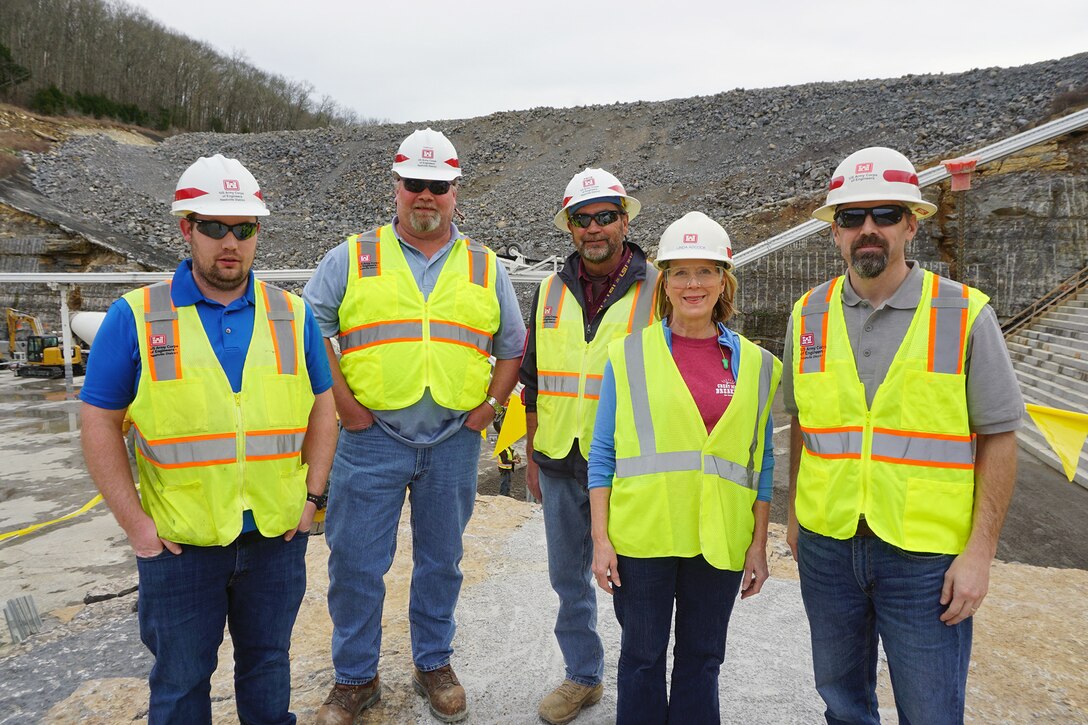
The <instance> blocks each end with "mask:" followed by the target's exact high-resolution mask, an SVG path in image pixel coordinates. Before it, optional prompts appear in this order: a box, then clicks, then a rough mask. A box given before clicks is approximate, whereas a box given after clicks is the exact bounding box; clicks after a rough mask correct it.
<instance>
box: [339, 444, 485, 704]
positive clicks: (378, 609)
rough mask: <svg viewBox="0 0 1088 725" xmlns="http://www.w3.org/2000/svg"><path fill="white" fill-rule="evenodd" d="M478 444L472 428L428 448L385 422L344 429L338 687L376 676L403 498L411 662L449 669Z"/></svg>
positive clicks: (423, 667) (473, 500) (473, 497)
mask: <svg viewBox="0 0 1088 725" xmlns="http://www.w3.org/2000/svg"><path fill="white" fill-rule="evenodd" d="M480 441H481V438H480V434H479V433H478V432H476V431H474V430H471V429H469V428H462V429H461V430H459V431H458V432H456V433H454V434H453V435H452V436H451V437H449V438H447V439H446V440H444V441H442V442H440V443H438V444H436V445H434V446H430V447H428V448H413V447H411V446H408V445H405V444H403V443H401V442H399V441H397V440H395V439H394V438H392V437H390V436H389V434H388V433H386V432H385V431H384V430H382V427H381V426H379V425H372V426H371V427H369V428H367V429H366V430H363V431H348V430H343V431H341V432H340V440H339V442H338V443H337V446H336V456H335V458H334V459H333V464H332V475H331V483H330V488H329V507H328V511H327V513H326V515H325V538H326V540H327V541H328V544H329V614H330V615H331V617H332V624H333V633H332V662H333V667H334V668H335V670H336V681H337V682H339V683H341V684H345V685H361V684H363V683H365V682H368V681H370V680H371V679H373V678H374V676H375V675H376V674H377V673H378V655H379V653H380V651H381V642H382V606H383V605H384V603H385V583H384V581H383V579H382V577H383V576H385V573H386V572H387V571H389V567H390V566H392V564H393V555H394V554H395V553H396V550H397V524H398V522H399V521H400V512H401V509H402V508H403V507H404V496H405V493H406V492H407V494H408V498H409V501H410V503H411V508H412V519H411V521H412V589H411V595H410V598H409V603H408V622H409V625H410V629H411V636H412V658H413V660H414V661H415V665H416V667H418V668H419V669H420V670H423V671H424V672H428V671H431V670H436V669H438V668H439V667H443V666H445V665H447V664H449V661H450V655H452V654H453V647H452V643H453V632H454V629H455V624H454V620H453V611H454V609H455V608H456V606H457V596H458V595H459V594H460V592H461V579H462V576H461V567H460V564H461V555H462V553H463V551H464V550H463V547H462V542H461V537H462V535H463V534H464V532H465V526H467V525H468V520H469V518H470V517H471V516H472V508H473V506H474V505H475V503H476V471H477V467H478V461H479V458H480Z"/></svg>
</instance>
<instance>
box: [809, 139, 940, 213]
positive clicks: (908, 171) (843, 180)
mask: <svg viewBox="0 0 1088 725" xmlns="http://www.w3.org/2000/svg"><path fill="white" fill-rule="evenodd" d="M859 201H902V202H904V203H905V204H906V205H907V207H908V208H909V209H910V210H911V211H912V212H914V215H915V216H916V217H918V218H919V219H925V218H926V217H928V216H931V215H932V214H933V212H935V211H937V207H936V206H934V205H933V204H930V203H929V202H928V201H923V200H922V193H921V191H919V190H918V174H917V173H916V172H915V171H914V165H913V164H911V162H910V161H909V160H907V157H906V156H904V155H903V154H901V153H899V152H898V151H895V150H893V149H889V148H885V147H883V146H871V147H869V148H867V149H862V150H861V151H855V152H854V153H852V154H850V155H849V156H847V157H846V159H845V160H844V161H843V162H842V163H841V164H839V166H838V168H836V169H835V173H834V174H833V175H832V177H831V184H830V185H829V186H828V192H827V203H826V204H824V205H823V206H821V207H820V208H819V209H817V210H816V211H814V212H812V216H814V217H816V218H817V219H819V220H821V221H825V222H830V221H833V220H834V218H835V208H836V207H837V206H839V205H840V204H854V203H856V202H859Z"/></svg>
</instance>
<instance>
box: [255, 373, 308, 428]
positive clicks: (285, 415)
mask: <svg viewBox="0 0 1088 725" xmlns="http://www.w3.org/2000/svg"><path fill="white" fill-rule="evenodd" d="M304 384H305V385H307V389H309V388H308V386H309V383H308V382H306V383H302V382H300V379H299V376H297V375H278V374H275V373H273V374H269V375H264V376H263V377H262V378H261V388H260V389H261V390H263V391H265V394H264V395H262V396H254V398H253V400H252V401H247V403H249V402H252V403H255V404H256V405H257V406H259V407H260V408H262V409H263V413H261V414H258V416H259V417H256V419H257V420H265V421H267V422H268V425H269V427H270V428H289V427H292V426H297V425H303V426H305V425H306V421H307V418H308V416H309V406H308V407H307V410H306V413H307V415H306V416H304V417H302V418H301V419H300V418H299V414H298V410H299V407H300V406H302V404H303V401H302V389H301V386H302V385H304ZM312 405H313V402H312V401H311V403H310V406H312ZM300 421H301V422H300Z"/></svg>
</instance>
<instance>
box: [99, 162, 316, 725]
mask: <svg viewBox="0 0 1088 725" xmlns="http://www.w3.org/2000/svg"><path fill="white" fill-rule="evenodd" d="M171 211H172V212H173V214H174V215H175V216H179V217H181V220H180V226H181V234H182V237H184V239H185V241H186V242H187V243H188V244H189V248H190V251H191V253H192V257H191V258H190V259H186V260H185V261H183V262H182V263H181V264H180V265H179V266H178V268H177V270H176V271H175V272H174V277H173V279H172V280H170V281H166V282H159V283H157V284H153V285H151V286H150V287H144V288H142V289H137V290H133V291H132V292H129V293H128V294H126V295H124V296H123V297H122V298H121V299H119V300H118V301H117V302H114V303H113V305H112V306H111V307H110V309H109V312H108V313H107V314H106V317H105V319H104V320H103V322H102V326H101V328H100V329H99V331H98V334H97V336H96V337H95V343H96V344H95V347H94V350H95V353H94V357H93V359H92V360H91V362H90V366H89V368H88V370H87V378H86V381H85V383H84V386H83V390H82V392H81V393H80V397H81V398H82V400H83V406H82V418H83V424H82V428H83V434H82V435H83V454H84V457H85V458H86V461H87V469H88V470H89V471H90V474H91V477H92V478H93V479H94V482H95V485H97V486H98V489H99V490H100V491H101V492H102V496H103V498H104V499H105V500H106V503H107V504H108V505H109V507H110V509H111V510H112V511H113V515H114V517H115V518H116V519H117V523H119V524H120V525H121V528H122V529H124V531H125V534H126V535H127V536H128V540H129V544H130V545H131V546H132V549H133V551H134V552H135V554H136V565H137V569H138V571H139V584H140V589H139V592H140V593H139V605H140V606H139V615H140V637H141V639H142V640H143V642H144V644H146V645H147V647H148V649H150V650H151V653H152V654H153V655H154V656H155V665H154V667H152V669H151V676H150V680H149V683H150V687H151V702H150V706H149V708H148V722H150V723H152V724H153V725H154V724H156V723H185V724H186V725H188V724H189V723H210V722H211V721H212V710H211V700H210V695H209V693H210V678H211V675H212V672H213V671H214V670H215V668H216V662H217V657H218V652H219V645H220V643H221V642H222V641H223V625H224V623H226V624H227V625H228V626H229V627H230V632H231V641H232V644H233V647H234V683H235V697H236V700H237V708H238V717H239V719H240V720H241V721H242V722H251V723H293V722H295V716H294V715H293V714H291V713H290V712H289V711H288V707H289V705H290V699H291V671H290V660H289V656H288V655H289V650H290V644H291V629H292V627H293V626H294V623H295V616H296V614H297V613H298V608H299V605H300V604H301V602H302V595H303V593H304V591H305V589H306V561H305V555H306V544H307V538H308V537H307V531H308V529H309V527H310V522H311V520H312V519H313V516H314V513H315V512H316V510H317V509H319V508H322V507H323V506H324V490H325V482H326V479H327V476H328V472H329V468H330V466H331V463H332V455H333V447H334V440H335V435H336V417H335V406H334V403H333V397H332V392H331V390H330V389H331V387H332V379H331V377H330V375H329V365H328V360H327V358H326V356H325V350H324V345H323V344H322V339H321V334H320V331H319V330H318V327H317V323H316V322H315V321H314V318H313V315H312V314H311V313H310V311H309V310H308V308H307V307H306V305H305V303H304V302H303V301H302V299H301V298H299V297H297V296H295V295H293V294H290V293H288V292H285V291H283V290H281V289H278V288H276V287H273V286H272V285H269V284H266V283H264V282H261V281H260V280H258V279H255V278H254V276H253V273H252V271H251V270H252V265H253V257H254V254H255V252H256V249H257V234H258V231H259V230H260V224H259V223H258V219H259V218H260V217H263V216H266V215H267V214H268V209H267V208H266V207H265V203H264V201H263V200H262V197H261V191H260V189H259V188H258V186H257V181H256V179H254V178H253V175H252V174H250V173H249V171H247V170H246V168H245V167H244V166H242V164H241V163H239V162H238V161H236V160H235V159H228V158H224V157H223V156H221V155H216V156H213V157H211V158H201V159H199V160H198V161H197V162H196V163H194V164H193V165H192V166H190V167H189V168H188V169H187V170H186V171H185V173H184V174H182V176H181V179H180V180H179V181H178V185H177V191H176V193H175V195H174V203H173V206H172V207H171ZM126 411H127V413H128V415H129V416H131V418H132V421H133V423H134V428H133V431H134V433H135V442H136V446H135V447H136V463H137V467H138V469H139V475H140V490H139V494H137V491H136V486H135V485H134V484H133V481H132V474H131V469H130V468H129V459H128V455H127V451H126V448H125V441H124V439H123V438H122V432H121V431H122V426H123V424H124V420H125V416H126Z"/></svg>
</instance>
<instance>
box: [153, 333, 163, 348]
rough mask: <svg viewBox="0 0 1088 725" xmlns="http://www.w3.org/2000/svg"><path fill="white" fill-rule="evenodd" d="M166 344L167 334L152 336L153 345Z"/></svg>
mask: <svg viewBox="0 0 1088 725" xmlns="http://www.w3.org/2000/svg"><path fill="white" fill-rule="evenodd" d="M165 344H166V335H152V336H151V346H152V347H158V346H159V345H165Z"/></svg>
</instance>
